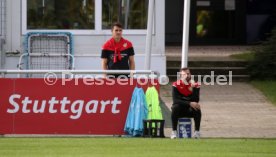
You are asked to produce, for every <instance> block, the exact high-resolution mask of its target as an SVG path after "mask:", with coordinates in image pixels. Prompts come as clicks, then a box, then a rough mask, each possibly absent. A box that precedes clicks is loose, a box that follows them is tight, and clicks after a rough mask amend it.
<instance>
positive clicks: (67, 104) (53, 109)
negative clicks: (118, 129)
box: [7, 94, 122, 119]
mask: <svg viewBox="0 0 276 157" xmlns="http://www.w3.org/2000/svg"><path fill="white" fill-rule="evenodd" d="M40 101H41V102H40ZM9 103H10V105H11V108H8V109H7V112H8V113H17V112H19V111H20V110H21V111H22V113H26V114H27V113H31V112H33V113H44V112H45V108H46V107H47V108H48V109H47V110H48V111H49V113H53V114H54V113H58V112H60V113H62V114H67V113H69V111H70V113H72V115H70V118H71V119H78V118H80V117H81V115H82V112H83V109H84V111H85V112H86V113H88V114H91V113H97V111H98V108H100V113H105V112H106V106H107V105H112V107H111V113H113V114H118V113H120V110H118V109H117V105H119V104H121V103H122V101H120V100H119V99H118V97H114V99H113V100H112V101H111V100H90V101H87V102H85V101H84V100H75V101H70V100H68V98H67V97H63V99H62V100H56V97H51V99H50V100H31V99H30V98H29V97H24V99H23V98H22V99H21V95H20V94H13V95H11V96H10V98H9Z"/></svg>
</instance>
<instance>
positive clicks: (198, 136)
mask: <svg viewBox="0 0 276 157" xmlns="http://www.w3.org/2000/svg"><path fill="white" fill-rule="evenodd" d="M193 137H194V138H197V139H199V138H200V132H199V131H195V132H194V136H193Z"/></svg>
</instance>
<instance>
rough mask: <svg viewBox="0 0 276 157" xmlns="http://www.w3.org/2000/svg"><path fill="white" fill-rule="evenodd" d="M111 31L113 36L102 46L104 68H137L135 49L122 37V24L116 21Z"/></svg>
mask: <svg viewBox="0 0 276 157" xmlns="http://www.w3.org/2000/svg"><path fill="white" fill-rule="evenodd" d="M111 32H112V38H110V39H109V40H108V41H106V42H105V44H104V45H103V47H102V54H101V58H102V69H103V70H135V62H134V49H133V46H132V43H131V42H130V41H128V40H126V39H124V38H123V37H122V32H123V29H122V25H121V24H120V23H118V22H116V23H114V24H113V25H112V27H111ZM116 76H119V75H116Z"/></svg>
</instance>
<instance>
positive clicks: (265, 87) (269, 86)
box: [251, 80, 276, 106]
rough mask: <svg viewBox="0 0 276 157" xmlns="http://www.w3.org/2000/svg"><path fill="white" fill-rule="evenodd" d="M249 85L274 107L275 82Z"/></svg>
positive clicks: (275, 96) (275, 95)
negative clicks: (257, 90)
mask: <svg viewBox="0 0 276 157" xmlns="http://www.w3.org/2000/svg"><path fill="white" fill-rule="evenodd" d="M251 84H253V86H254V87H256V88H257V89H259V90H260V91H261V92H262V93H263V94H264V95H265V96H266V97H267V98H268V100H269V101H271V102H272V103H273V104H274V105H275V106H276V94H275V93H276V80H271V81H252V82H251Z"/></svg>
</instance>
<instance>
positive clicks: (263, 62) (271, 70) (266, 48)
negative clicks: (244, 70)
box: [248, 28, 276, 80]
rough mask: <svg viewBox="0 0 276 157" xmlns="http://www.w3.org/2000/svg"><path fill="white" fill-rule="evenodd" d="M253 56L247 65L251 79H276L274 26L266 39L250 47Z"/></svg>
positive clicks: (275, 35) (275, 30)
mask: <svg viewBox="0 0 276 157" xmlns="http://www.w3.org/2000/svg"><path fill="white" fill-rule="evenodd" d="M252 51H253V54H254V58H253V60H252V62H250V64H249V66H248V70H249V74H250V76H251V79H261V80H269V79H276V28H274V29H273V30H272V32H271V36H270V37H269V38H268V40H266V41H264V42H262V43H261V44H260V45H258V46H256V47H254V48H253V49H252Z"/></svg>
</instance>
